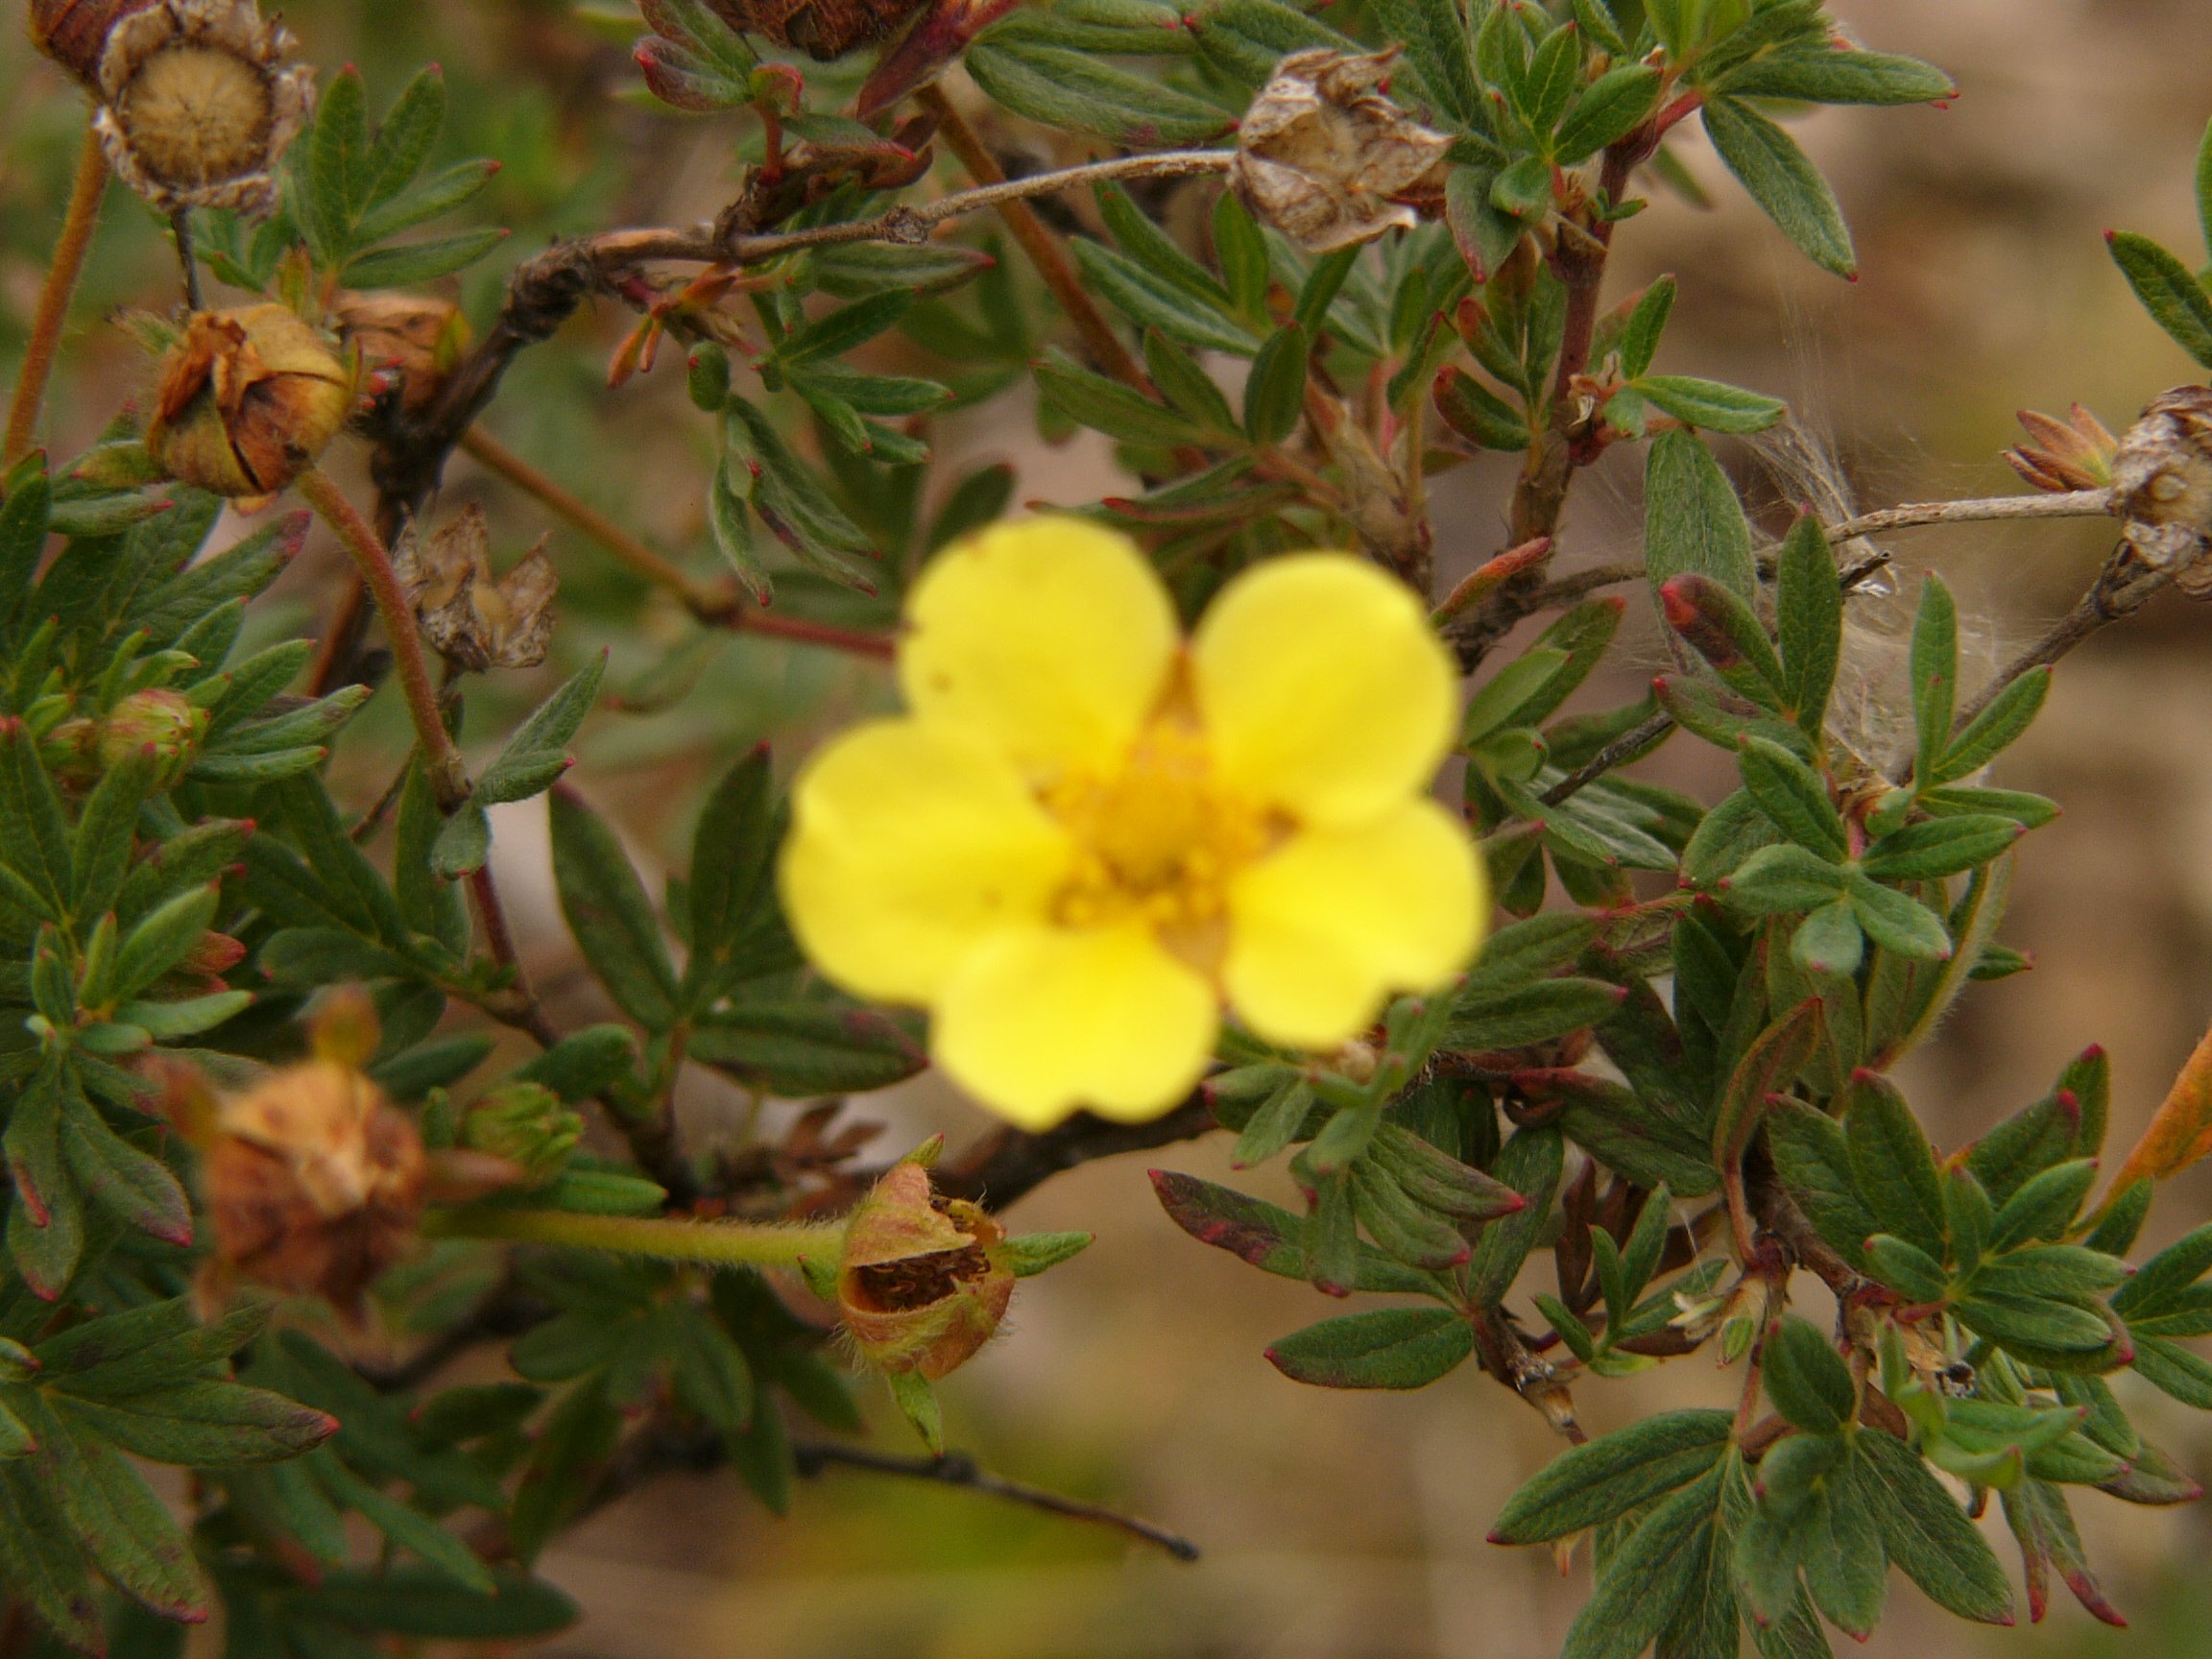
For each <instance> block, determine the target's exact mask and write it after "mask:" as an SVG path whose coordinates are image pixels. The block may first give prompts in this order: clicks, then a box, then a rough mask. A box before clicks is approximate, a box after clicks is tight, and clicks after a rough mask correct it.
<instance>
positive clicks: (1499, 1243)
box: [1465, 1128, 1566, 1308]
mask: <svg viewBox="0 0 2212 1659" xmlns="http://www.w3.org/2000/svg"><path fill="white" fill-rule="evenodd" d="M1565 1157H1566V1145H1565V1142H1563V1141H1562V1139H1561V1138H1560V1135H1559V1132H1558V1130H1556V1129H1551V1128H1545V1129H1522V1130H1519V1131H1517V1132H1516V1133H1515V1134H1514V1136H1513V1138H1512V1139H1511V1140H1509V1141H1507V1142H1505V1145H1504V1148H1503V1150H1502V1151H1501V1152H1500V1153H1499V1154H1498V1157H1497V1160H1496V1161H1495V1162H1494V1163H1493V1164H1492V1165H1491V1167H1490V1173H1491V1174H1492V1175H1494V1176H1496V1177H1497V1178H1498V1179H1499V1180H1500V1181H1502V1182H1503V1183H1504V1184H1505V1185H1506V1186H1508V1187H1510V1188H1512V1189H1513V1190H1514V1191H1516V1192H1518V1193H1520V1194H1521V1196H1522V1197H1524V1198H1525V1199H1527V1208H1526V1209H1523V1210H1518V1211H1516V1212H1514V1213H1513V1214H1510V1215H1504V1216H1501V1217H1500V1218H1499V1219H1498V1220H1495V1221H1493V1222H1491V1223H1490V1224H1489V1225H1488V1226H1487V1227H1484V1228H1483V1229H1482V1232H1481V1234H1480V1236H1479V1237H1478V1238H1477V1239H1476V1241H1475V1254H1474V1255H1473V1256H1472V1257H1471V1258H1470V1259H1469V1261H1468V1262H1467V1266H1466V1269H1465V1274H1466V1285H1467V1300H1468V1302H1469V1303H1470V1304H1471V1305H1473V1306H1475V1307H1479V1308H1487V1307H1494V1306H1496V1305H1497V1304H1498V1303H1500V1302H1502V1301H1503V1300H1504V1298H1505V1293H1506V1292H1507V1291H1508V1290H1510V1289H1512V1287H1513V1281H1514V1279H1515V1278H1516V1277H1518V1276H1519V1274H1520V1271H1521V1263H1522V1262H1525V1261H1527V1257H1528V1252H1529V1251H1530V1250H1532V1249H1534V1248H1535V1246H1536V1241H1537V1239H1538V1238H1540V1237H1541V1236H1542V1234H1543V1231H1544V1228H1545V1226H1546V1225H1547V1223H1549V1222H1550V1220H1551V1201H1552V1199H1553V1198H1554V1197H1555V1196H1557V1194H1558V1191H1559V1178H1560V1174H1561V1172H1562V1169H1563V1167H1564V1163H1565Z"/></svg>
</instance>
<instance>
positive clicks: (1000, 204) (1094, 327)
mask: <svg viewBox="0 0 2212 1659" xmlns="http://www.w3.org/2000/svg"><path fill="white" fill-rule="evenodd" d="M914 101H915V102H916V103H917V104H919V105H921V106H922V108H924V109H925V110H926V111H927V112H928V113H929V114H930V115H932V116H934V117H935V118H936V121H937V131H938V132H941V133H943V134H944V137H945V142H946V143H947V145H949V146H950V148H951V151H952V154H953V155H955V156H958V157H959V158H960V165H961V166H963V167H965V168H967V169H968V173H969V176H970V177H971V178H973V179H974V180H975V181H976V183H977V184H979V185H981V186H982V187H983V188H984V189H985V190H987V191H988V190H993V189H996V188H998V186H1001V185H1004V184H1006V183H1007V182H1008V180H1007V178H1006V174H1005V172H1004V170H1003V169H1002V168H1000V167H999V165H998V157H997V156H993V155H992V154H991V152H990V151H989V150H988V149H986V148H985V147H984V144H983V141H982V139H980V138H979V137H977V136H976V135H975V130H974V128H973V127H971V126H969V125H968V119H967V117H966V116H964V115H962V114H961V113H960V111H959V109H958V108H955V107H954V105H953V103H952V100H951V99H950V98H948V97H946V96H945V93H944V90H943V89H942V88H940V87H937V86H925V87H923V88H922V89H921V91H919V92H917V93H915V95H914ZM1187 154H1188V153H1187ZM1197 154H1200V155H1207V154H1214V155H1218V156H1220V161H1219V163H1218V165H1220V166H1223V167H1226V166H1227V165H1228V164H1229V156H1228V153H1227V152H1225V151H1221V152H1205V151H1200V152H1197ZM1021 182H1022V183H1028V182H1029V180H1021ZM1063 188H1065V186H1063ZM1032 193H1034V192H1032ZM993 205H994V206H996V207H997V208H998V217H999V218H1000V219H1001V220H1002V221H1004V223H1005V226H1006V228H1007V230H1008V231H1009V232H1010V233H1011V234H1012V235H1013V238H1014V240H1015V241H1017V242H1019V243H1020V244H1021V245H1022V252H1024V253H1026V254H1027V255H1028V256H1029V263H1030V264H1032V265H1034V266H1035V267H1036V268H1037V275H1038V276H1042V277H1043V278H1044V279H1045V285H1046V287H1047V288H1049V289H1051V290H1052V297H1053V298H1054V299H1055V300H1057V301H1060V308H1061V309H1062V310H1063V311H1065V312H1067V314H1068V320H1069V321H1070V323H1072V324H1073V325H1075V332H1076V333H1078V334H1080V335H1082V337H1083V344H1084V346H1085V348H1086V349H1088V350H1089V351H1090V353H1091V355H1092V357H1093V358H1094V359H1095V360H1096V362H1097V364H1098V367H1099V368H1100V369H1102V370H1104V371H1105V372H1106V373H1109V374H1111V375H1113V376H1114V378H1115V379H1117V380H1118V381H1120V382H1122V383H1123V384H1124V385H1126V386H1130V387H1134V388H1135V389H1136V390H1137V391H1139V392H1144V393H1149V392H1150V391H1151V390H1152V381H1151V379H1150V377H1149V376H1147V375H1146V374H1145V373H1144V366H1143V365H1142V364H1141V363H1139V362H1138V361H1137V359H1136V358H1135V357H1133V356H1131V355H1130V352H1129V348H1128V347H1126V346H1124V345H1122V344H1121V337H1120V336H1119V335H1118V334H1116V333H1115V332H1114V328H1113V325H1111V324H1109V323H1108V322H1107V321H1106V316H1105V313H1104V312H1102V311H1100V310H1099V309H1098V305H1097V301H1094V300H1093V299H1092V298H1091V295H1090V292H1089V291H1088V290H1087V289H1086V288H1085V287H1084V286H1083V279H1082V278H1081V277H1080V276H1077V275H1076V274H1075V267H1074V266H1073V264H1071V263H1070V261H1069V258H1068V252H1067V250H1066V249H1064V248H1062V247H1061V246H1060V242H1059V239H1058V238H1057V237H1055V236H1054V235H1053V234H1052V232H1051V231H1050V230H1048V229H1046V228H1045V221H1044V220H1042V219H1040V218H1038V217H1037V212H1036V209H1035V208H1033V207H1031V206H1030V205H1029V204H1028V202H1027V201H1026V200H1025V198H1024V197H1022V196H1013V197H1006V198H1002V199H999V200H997V201H995V202H994V203H993Z"/></svg>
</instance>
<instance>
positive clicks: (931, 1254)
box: [837, 1159, 1014, 1382]
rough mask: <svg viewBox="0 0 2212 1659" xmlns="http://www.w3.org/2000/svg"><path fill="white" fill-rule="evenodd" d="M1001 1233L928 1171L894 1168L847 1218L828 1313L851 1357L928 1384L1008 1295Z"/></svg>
mask: <svg viewBox="0 0 2212 1659" xmlns="http://www.w3.org/2000/svg"><path fill="white" fill-rule="evenodd" d="M1005 1238H1006V1233H1005V1230H1004V1229H1003V1228H1001V1227H1000V1226H999V1225H998V1222H996V1221H994V1220H993V1219H992V1218H991V1217H990V1216H988V1215H986V1214H984V1213H983V1212H982V1211H981V1210H979V1209H977V1208H976V1207H975V1206H974V1205H973V1204H969V1203H966V1202H963V1201H962V1200H960V1199H957V1198H950V1199H948V1198H940V1197H938V1196H937V1195H936V1194H935V1193H934V1192H932V1191H931V1190H930V1189H929V1171H928V1170H927V1169H926V1168H925V1167H924V1166H923V1165H922V1164H920V1163H918V1162H916V1161H914V1160H912V1159H908V1160H906V1161H904V1162H902V1163H899V1164H895V1165H893V1166H891V1168H890V1169H889V1170H888V1171H887V1172H885V1174H884V1176H883V1178H882V1179H881V1180H880V1181H878V1182H877V1183H876V1185H875V1187H873V1188H872V1189H871V1190H869V1193H868V1195H867V1196H866V1197H865V1198H863V1199H861V1200H860V1203H859V1205H858V1207H857V1208H855V1209H854V1212H853V1218H852V1221H851V1222H850V1223H849V1224H848V1225H847V1228H846V1232H845V1252H844V1255H843V1257H842V1259H841V1260H840V1262H839V1263H838V1268H837V1308H838V1311H839V1312H840V1313H842V1314H843V1315H844V1320H845V1329H846V1331H847V1332H848V1333H850V1334H851V1335H852V1337H853V1341H854V1345H855V1346H856V1347H857V1348H858V1349H859V1350H860V1353H861V1357H862V1358H865V1359H867V1360H868V1362H869V1363H870V1364H872V1365H875V1366H876V1367H878V1369H879V1370H883V1371H889V1372H895V1373H897V1372H919V1373H920V1374H921V1375H922V1376H923V1377H924V1378H926V1379H927V1380H928V1381H930V1382H935V1381H936V1380H937V1379H938V1378H940V1377H942V1376H944V1375H945V1374H946V1373H947V1372H949V1371H951V1370H953V1369H954V1368H955V1367H957V1366H959V1365H961V1364H963V1363H964V1362H966V1360H967V1359H968V1358H969V1357H970V1356H972V1355H973V1354H974V1352H975V1351H976V1350H977V1349H978V1348H980V1347H982V1346H983V1344H984V1343H986V1342H988V1341H989V1340H990V1339H991V1336H992V1334H993V1333H994V1332H996V1331H997V1330H998V1324H999V1321H1000V1320H1002V1319H1004V1318H1005V1317H1006V1304H1007V1303H1008V1302H1009V1301H1010V1300H1011V1299H1012V1297H1013V1295H1014V1273H1013V1270H1012V1269H1011V1268H1010V1267H1009V1266H1007V1264H1006V1263H1005V1262H1004V1261H1003V1260H1002V1256H1001V1253H1000V1251H999V1248H998V1247H999V1245H1000V1244H1002V1243H1003V1242H1004V1240H1005Z"/></svg>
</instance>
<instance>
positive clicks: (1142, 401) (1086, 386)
mask: <svg viewBox="0 0 2212 1659" xmlns="http://www.w3.org/2000/svg"><path fill="white" fill-rule="evenodd" d="M1035 373H1036V376H1037V386H1038V390H1039V391H1041V392H1042V393H1043V394H1044V396H1045V398H1046V401H1047V402H1049V403H1050V404H1051V405H1052V406H1053V407H1054V408H1056V409H1058V410H1059V411H1060V412H1061V413H1062V414H1064V415H1066V416H1067V417H1068V418H1069V419H1070V421H1076V422H1077V423H1078V424H1081V425H1084V426H1090V427H1093V428H1094V429H1095V430H1097V431H1100V432H1103V433H1105V434H1106V436H1107V437H1109V438H1118V439H1119V440H1120V441H1121V442H1122V443H1124V444H1142V445H1180V444H1192V443H1196V442H1198V441H1199V440H1200V439H1202V438H1203V437H1204V436H1205V434H1204V432H1203V430H1202V429H1201V428H1200V427H1199V426H1198V425H1197V424H1196V423H1195V422H1193V421H1190V420H1189V419H1187V418H1186V417H1184V416H1182V415H1178V414H1177V413H1175V412H1174V411H1173V410H1171V409H1168V408H1166V407H1165V406H1163V405H1162V404H1158V403H1155V402H1153V401H1152V400H1151V399H1150V398H1149V397H1144V396H1142V394H1140V393H1137V392H1132V391H1131V390H1130V389H1129V388H1128V387H1126V386H1124V385H1122V384H1121V383H1120V382H1119V381H1118V380H1109V379H1107V378H1106V376H1105V375H1103V374H1096V373H1093V372H1092V371H1090V370H1088V369H1084V368H1080V367H1078V366H1077V365H1076V364H1075V363H1074V362H1073V361H1072V360H1070V358H1069V357H1068V356H1067V355H1066V354H1065V353H1063V352H1061V351H1060V350H1058V349H1051V350H1047V351H1046V353H1045V356H1044V358H1043V359H1042V360H1041V361H1040V362H1039V363H1038V364H1037V366H1036V369H1035Z"/></svg>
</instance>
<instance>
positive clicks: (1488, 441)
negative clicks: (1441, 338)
mask: <svg viewBox="0 0 2212 1659" xmlns="http://www.w3.org/2000/svg"><path fill="white" fill-rule="evenodd" d="M1433 396H1434V400H1435V404H1436V413H1437V414H1438V415H1440V416H1442V417H1443V419H1444V423H1445V424H1446V425H1447V426H1449V427H1451V428H1452V430H1453V431H1455V432H1456V433H1457V434H1458V435H1459V436H1460V437H1462V438H1464V439H1466V440H1467V442H1468V443H1470V444H1472V445H1475V446H1476V447H1477V448H1479V449H1499V450H1504V451H1507V452H1515V451H1519V450H1522V449H1526V448H1527V447H1528V444H1529V432H1528V421H1527V418H1526V417H1525V416H1523V415H1522V414H1521V413H1520V412H1519V411H1518V410H1516V409H1515V408H1514V407H1513V406H1512V405H1511V404H1510V403H1507V402H1506V401H1505V399H1504V398H1503V397H1499V396H1498V394H1497V393H1495V392H1493V391H1491V390H1490V388H1489V387H1487V386H1485V385H1483V384H1482V382H1481V381H1479V380H1478V379H1476V378H1475V376H1474V375H1472V374H1470V373H1467V371H1466V370H1464V369H1462V368H1460V367H1458V366H1457V365H1456V364H1454V365H1452V366H1450V367H1448V368H1446V369H1445V370H1444V372H1443V373H1440V374H1438V375H1437V376H1436V388H1435V392H1434V395H1433Z"/></svg>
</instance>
